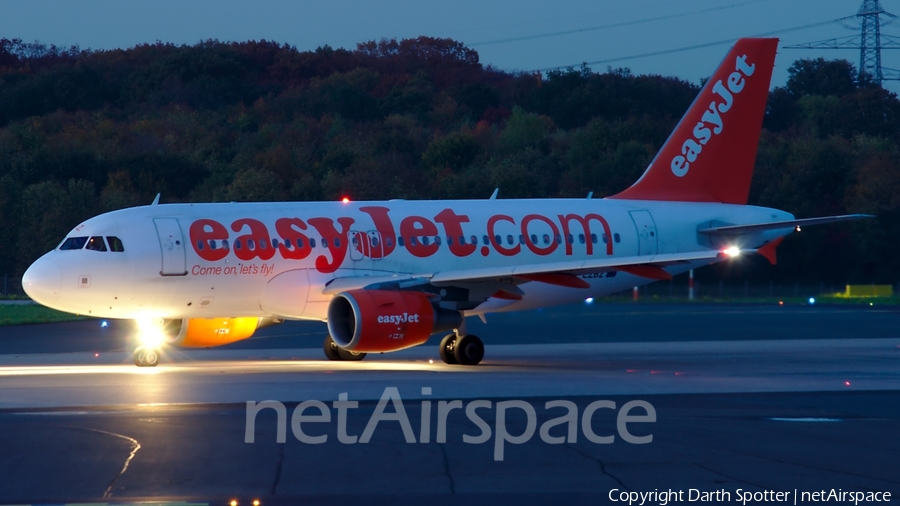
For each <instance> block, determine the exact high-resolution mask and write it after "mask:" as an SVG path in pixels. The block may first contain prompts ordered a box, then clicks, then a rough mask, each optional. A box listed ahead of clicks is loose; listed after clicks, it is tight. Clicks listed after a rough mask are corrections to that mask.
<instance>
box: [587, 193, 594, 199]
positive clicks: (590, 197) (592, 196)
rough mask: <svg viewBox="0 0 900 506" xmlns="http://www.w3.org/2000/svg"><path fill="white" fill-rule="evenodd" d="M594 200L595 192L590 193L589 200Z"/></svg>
mask: <svg viewBox="0 0 900 506" xmlns="http://www.w3.org/2000/svg"><path fill="white" fill-rule="evenodd" d="M592 198H594V192H588V196H587V199H588V200H591V199H592Z"/></svg>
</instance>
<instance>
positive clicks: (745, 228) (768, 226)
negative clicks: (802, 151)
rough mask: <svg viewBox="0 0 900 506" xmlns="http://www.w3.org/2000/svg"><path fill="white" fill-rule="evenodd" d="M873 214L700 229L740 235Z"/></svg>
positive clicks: (709, 233)
mask: <svg viewBox="0 0 900 506" xmlns="http://www.w3.org/2000/svg"><path fill="white" fill-rule="evenodd" d="M874 217H875V216H874V215H871V214H843V215H840V216H823V217H821V218H805V219H801V220H788V221H777V222H774V223H771V222H770V223H755V224H752V225H729V226H724V227H712V228H704V229H701V230H698V231H697V232H699V233H701V234H707V235H738V234H745V233H748V232H762V231H763V230H779V229H783V228H800V227H805V226H810V225H823V224H825V223H837V222H841V221H852V220H860V219H864V218H874Z"/></svg>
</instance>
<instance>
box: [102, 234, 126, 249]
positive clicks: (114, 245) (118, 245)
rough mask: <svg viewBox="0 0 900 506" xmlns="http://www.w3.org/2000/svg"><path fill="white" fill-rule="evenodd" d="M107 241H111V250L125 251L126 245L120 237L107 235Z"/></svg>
mask: <svg viewBox="0 0 900 506" xmlns="http://www.w3.org/2000/svg"><path fill="white" fill-rule="evenodd" d="M106 242H108V243H109V250H110V251H115V252H118V253H121V252H123V251H125V246H123V245H122V240H121V239H119V238H118V237H113V236H110V235H108V236H106Z"/></svg>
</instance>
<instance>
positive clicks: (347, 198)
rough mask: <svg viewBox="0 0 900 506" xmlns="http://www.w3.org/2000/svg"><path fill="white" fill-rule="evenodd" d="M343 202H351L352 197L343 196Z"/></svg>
mask: <svg viewBox="0 0 900 506" xmlns="http://www.w3.org/2000/svg"><path fill="white" fill-rule="evenodd" d="M341 202H343V203H345V204H347V203H349V202H350V197H344V198H342V199H341Z"/></svg>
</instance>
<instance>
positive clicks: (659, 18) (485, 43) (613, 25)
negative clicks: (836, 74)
mask: <svg viewBox="0 0 900 506" xmlns="http://www.w3.org/2000/svg"><path fill="white" fill-rule="evenodd" d="M769 1H772V0H750V1H747V2H740V3H734V4H730V5H720V6H718V7H710V8H706V9H700V10H696V11H689V12H682V13H679V14H668V15H665V16H657V17H653V18H645V19H637V20H632V21H623V22H620V23H611V24H608V25H600V26H592V27H589V28H577V29H574V30H563V31H559V32H550V33H541V34H536V35H523V36H521V37H510V38H507V39H495V40H487V41H483V42H472V43H468V44H466V45H467V46H488V45H492V44H504V43H507V42H520V41H523V40H534V39H543V38H547V37H558V36H560V35H572V34H576V33H586V32H594V31H597V30H606V29H609V28H620V27H623V26H633V25H638V24H643V23H651V22H653V21H662V20H666V19H675V18H683V17H685V16H692V15H694V14H703V13H706V12H714V11H721V10H726V9H732V8H735V7H742V6H744V5H750V4H756V3H760V2H769Z"/></svg>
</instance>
